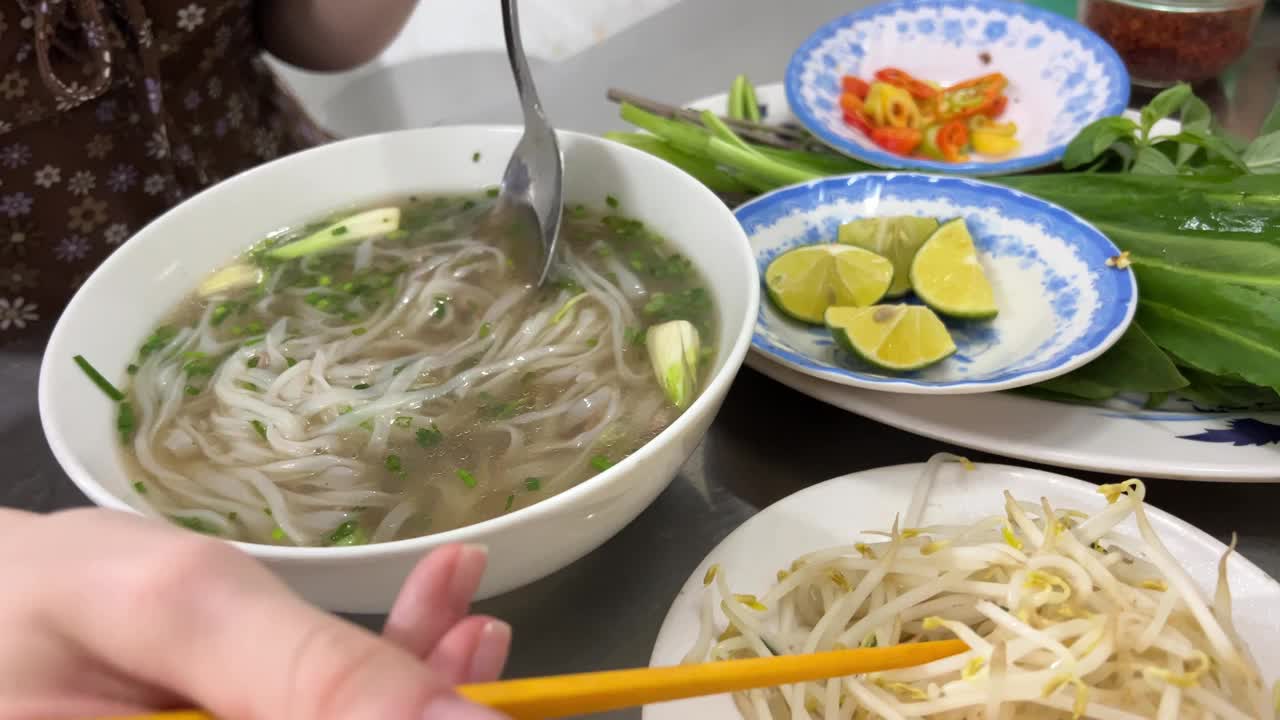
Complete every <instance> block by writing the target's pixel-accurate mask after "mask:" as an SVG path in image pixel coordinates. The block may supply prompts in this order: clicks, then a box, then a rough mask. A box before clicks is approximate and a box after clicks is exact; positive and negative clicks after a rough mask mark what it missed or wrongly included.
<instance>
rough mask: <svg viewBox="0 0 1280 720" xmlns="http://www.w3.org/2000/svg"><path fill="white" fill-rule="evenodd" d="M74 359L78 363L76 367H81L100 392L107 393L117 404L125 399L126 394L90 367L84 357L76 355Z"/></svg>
mask: <svg viewBox="0 0 1280 720" xmlns="http://www.w3.org/2000/svg"><path fill="white" fill-rule="evenodd" d="M72 359H73V360H75V361H76V365H79V366H80V369H81V370H83V371H84V374H85V375H88V376H89V380H91V381H92V382H93V384H94V385H97V386H98V389H99V390H101V391H102V392H104V393H106V396H107V397H109V398H111V399H112V400H113V401H115V402H120V401H121V400H123V399H124V393H122V392H120V390H119V389H118V388H117V387H116V386H115V385H112V384H111V381H109V380H107V379H106V378H105V377H103V376H102V373H100V372H98V369H97V368H95V367H94V366H93V365H90V364H89V361H88V360H85V359H84V356H83V355H76V356H75V357H74V358H72Z"/></svg>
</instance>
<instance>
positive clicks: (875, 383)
mask: <svg viewBox="0 0 1280 720" xmlns="http://www.w3.org/2000/svg"><path fill="white" fill-rule="evenodd" d="M735 214H736V215H737V217H738V221H739V222H741V223H742V226H743V227H744V228H745V229H746V231H747V236H748V237H749V238H750V241H751V246H752V250H753V251H754V252H755V256H756V263H757V265H758V267H759V269H760V274H761V276H762V277H763V275H764V272H765V268H766V267H768V265H769V263H770V262H772V261H773V259H774V258H776V257H777V256H778V255H780V254H782V253H784V252H786V251H788V250H791V249H793V248H796V247H799V246H802V245H811V244H814V243H820V242H834V241H835V238H836V232H837V228H838V227H839V225H840V224H841V223H844V222H848V221H849V220H852V219H854V218H859V217H875V216H891V215H917V216H922V217H934V218H938V219H939V220H942V221H945V220H948V219H952V218H956V217H963V218H964V219H965V223H966V225H968V227H969V232H970V233H971V234H972V235H973V239H974V244H975V245H976V246H977V247H978V256H979V261H980V262H981V263H982V264H983V268H984V269H985V270H986V273H987V277H988V278H989V279H990V280H991V284H992V287H993V289H994V290H995V296H996V303H997V306H998V307H999V310H1000V314H999V315H998V316H996V318H995V319H993V320H989V321H948V323H947V324H948V327H949V329H950V330H951V335H952V338H953V339H954V340H955V343H956V346H957V352H956V354H955V355H953V356H951V357H950V358H947V359H946V360H944V361H942V362H941V363H939V364H937V365H934V366H932V367H929V368H925V369H924V370H921V371H919V372H915V373H908V374H903V375H890V374H886V373H884V372H883V371H880V370H877V369H874V368H872V367H870V366H867V365H865V364H861V363H860V362H859V361H857V360H855V359H854V358H852V357H850V356H848V355H847V354H845V353H844V352H843V351H841V350H840V349H839V348H838V347H837V346H836V345H835V343H834V342H832V340H831V336H830V334H829V333H828V332H827V330H826V329H825V328H822V327H816V326H811V325H805V324H803V323H799V322H796V321H794V320H791V319H790V318H788V317H786V316H785V315H783V314H782V313H781V312H779V311H778V310H777V309H776V308H775V307H774V306H773V304H772V303H770V302H762V303H760V314H759V317H758V318H757V320H756V331H755V335H754V337H753V338H752V347H753V348H755V350H757V351H758V352H761V353H764V354H765V355H767V356H768V357H770V358H772V359H774V360H776V361H778V362H780V363H782V364H783V365H786V366H787V367H790V368H792V369H795V370H798V371H800V372H803V373H806V374H808V375H812V376H814V377H817V378H821V379H823V380H828V381H831V382H835V383H840V384H842V385H850V386H853V387H862V388H871V389H876V390H886V391H891V392H902V393H927V394H961V393H980V392H991V391H994V390H1006V389H1009V388H1014V387H1021V386H1024V385H1031V384H1033V383H1037V382H1042V381H1044V380H1048V379H1049V378H1052V377H1056V376H1058V375H1061V374H1063V373H1066V372H1069V371H1070V370H1072V369H1074V368H1077V367H1079V366H1081V365H1083V364H1085V363H1087V362H1088V361H1090V360H1092V359H1093V358H1095V357H1097V356H1098V355H1100V354H1101V353H1102V352H1103V351H1104V350H1106V349H1107V348H1108V347H1110V346H1111V344H1112V343H1114V342H1115V341H1116V340H1118V339H1119V338H1120V336H1121V335H1123V334H1124V331H1125V329H1126V328H1127V327H1128V326H1129V322H1130V321H1131V320H1132V319H1133V313H1134V310H1135V309H1136V307H1137V301H1138V293H1137V284H1136V282H1135V281H1134V278H1133V273H1132V272H1130V271H1129V270H1125V269H1117V268H1114V267H1110V266H1108V265H1107V260H1108V259H1109V258H1112V257H1115V256H1117V255H1119V253H1120V251H1119V250H1118V249H1117V248H1116V246H1115V245H1113V244H1112V243H1111V241H1110V240H1108V239H1107V238H1106V237H1105V236H1103V235H1102V233H1100V232H1098V231H1097V230H1096V229H1094V228H1093V226H1091V225H1089V224H1087V223H1085V222H1084V221H1083V220H1081V219H1080V218H1078V217H1076V216H1075V215H1073V214H1071V213H1069V212H1067V211H1066V210H1063V209H1062V208H1060V207H1057V206H1056V205H1052V204H1050V203H1047V202H1045V201H1043V200H1040V199H1038V198H1033V197H1031V196H1029V195H1024V194H1022V193H1020V192H1017V191H1014V190H1010V189H1008V188H1005V187H1001V186H998V185H991V184H989V183H984V182H979V181H976V180H968V179H964V178H954V177H939V176H930V175H919V174H914V173H868V174H859V175H850V176H843V177H831V178H824V179H822V180H817V181H814V182H811V183H807V184H804V185H793V186H791V187H787V188H782V189H781V190H777V191H774V192H772V193H769V194H767V195H762V196H761V197H759V198H756V199H755V200H752V201H751V202H748V203H747V204H745V205H742V206H740V207H739V208H738V209H737V210H736V211H735Z"/></svg>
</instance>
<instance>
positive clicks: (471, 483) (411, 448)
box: [128, 198, 715, 545]
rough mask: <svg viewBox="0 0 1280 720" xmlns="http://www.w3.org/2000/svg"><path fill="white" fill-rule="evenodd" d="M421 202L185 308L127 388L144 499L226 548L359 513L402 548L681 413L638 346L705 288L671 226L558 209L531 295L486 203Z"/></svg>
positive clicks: (604, 457) (538, 492) (580, 467)
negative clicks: (403, 222) (365, 231)
mask: <svg viewBox="0 0 1280 720" xmlns="http://www.w3.org/2000/svg"><path fill="white" fill-rule="evenodd" d="M414 202H416V201H411V202H409V203H405V204H403V206H402V210H403V213H404V214H405V216H406V217H407V216H408V215H409V214H411V213H421V212H422V211H424V210H425V211H426V213H425V214H426V216H428V217H429V222H426V223H425V224H416V225H413V226H411V227H410V228H409V229H407V230H405V231H403V232H402V233H400V234H399V235H398V236H397V237H392V236H389V235H388V236H374V237H370V238H367V239H362V240H360V241H359V242H357V243H354V244H352V245H350V246H347V247H345V248H337V249H331V250H330V251H329V252H327V253H321V254H316V255H309V256H305V257H302V258H300V259H297V260H295V261H286V262H282V263H279V264H277V265H270V264H269V263H268V264H267V270H268V271H267V272H265V273H264V275H265V280H264V281H263V283H262V284H261V285H260V286H258V287H256V288H240V289H231V290H226V291H222V292H221V293H220V294H218V295H215V296H213V297H209V298H200V297H192V298H190V299H189V300H188V301H187V302H186V304H185V305H184V306H183V307H182V308H179V310H178V311H177V312H176V313H175V314H174V316H173V317H172V319H171V320H170V321H169V322H168V323H167V325H168V327H170V328H173V330H172V331H171V333H172V335H171V337H168V338H166V339H165V342H163V343H161V345H160V347H157V348H150V349H148V350H146V351H145V352H143V353H141V354H140V357H139V358H138V362H137V369H136V373H135V374H134V376H133V381H132V383H131V386H130V387H129V388H128V393H129V403H130V405H131V407H132V409H133V412H134V413H135V415H136V418H137V427H136V431H135V432H134V433H133V436H132V439H131V442H130V445H129V447H128V451H129V452H128V455H129V457H130V460H131V462H132V463H133V465H134V466H135V467H134V469H135V471H136V477H135V478H134V479H135V480H137V481H138V482H137V484H136V485H135V487H136V488H138V492H139V499H140V500H142V501H144V502H146V503H147V504H149V505H150V506H151V508H152V509H153V510H154V511H155V512H156V513H158V514H163V515H167V516H169V517H172V518H174V519H176V520H178V521H179V522H181V523H182V524H185V525H188V526H190V527H193V528H196V529H202V530H204V531H207V532H213V533H216V534H219V535H222V536H225V537H228V538H233V539H240V540H249V541H253V542H264V543H274V544H296V545H317V544H325V543H327V542H330V541H331V540H332V538H333V534H334V533H337V532H338V531H340V530H341V529H342V527H343V526H345V525H347V524H348V523H349V522H352V521H358V522H359V523H360V524H361V527H362V529H363V535H364V537H365V539H367V540H368V541H372V542H382V541H388V540H395V539H399V538H402V537H408V536H412V535H418V534H423V533H425V532H435V531H440V530H447V529H450V528H454V527H459V526H462V525H467V524H470V523H474V522H479V521H481V520H485V519H488V518H491V517H495V516H498V515H501V514H503V513H505V512H510V511H512V510H515V509H519V508H521V507H524V506H527V505H529V504H532V503H534V502H537V501H538V500H540V499H542V498H545V497H548V496H550V495H552V494H554V493H556V492H560V491H562V490H564V489H566V488H569V487H572V486H573V485H574V484H576V483H578V482H581V481H582V480H585V479H587V478H589V477H591V476H592V475H594V474H596V473H598V472H599V471H600V470H601V469H603V468H604V467H607V465H608V464H609V463H613V462H617V461H619V460H621V459H622V458H623V457H624V456H625V455H627V454H629V453H630V452H632V451H634V450H635V449H636V448H638V447H640V446H641V445H642V444H644V443H645V442H647V441H648V440H649V439H651V438H652V437H653V436H654V435H655V434H656V433H657V432H659V431H661V430H662V429H663V428H664V427H666V425H667V424H668V423H670V422H671V421H672V420H673V419H674V418H675V417H676V416H677V415H678V414H679V410H677V409H676V408H674V406H672V405H671V404H670V402H668V401H667V400H666V397H665V396H664V394H663V392H662V389H661V387H660V386H659V385H658V383H657V382H655V379H654V376H653V371H652V369H651V367H650V362H649V359H648V357H647V354H646V351H645V349H644V348H643V347H642V346H641V345H640V343H639V342H638V341H637V340H636V338H637V337H640V338H643V334H644V333H643V331H644V329H645V327H646V325H647V324H648V323H651V322H656V321H658V320H660V319H665V318H663V317H661V316H658V317H649V315H648V314H647V312H646V310H645V303H646V302H648V301H650V300H653V299H658V300H662V298H661V297H660V296H661V295H664V294H674V293H679V292H682V291H684V290H685V289H687V288H691V287H693V288H696V287H697V286H698V285H699V281H700V279H699V278H698V277H697V273H696V272H695V271H693V270H692V268H690V267H688V265H687V261H683V259H682V258H680V257H679V256H678V255H675V254H674V253H671V252H670V251H669V250H667V249H666V248H665V246H664V245H663V242H662V239H661V238H658V237H657V236H655V235H653V234H652V233H650V232H648V231H647V230H645V229H644V228H643V226H641V225H639V223H635V222H634V221H629V220H624V219H622V218H619V217H613V216H611V217H605V218H600V217H598V216H592V215H591V214H588V213H578V212H575V213H572V214H566V219H565V224H564V226H563V227H562V230H561V240H562V241H561V243H560V252H561V256H560V258H559V259H558V261H557V263H556V276H555V277H554V278H553V280H554V281H555V282H553V283H552V284H551V286H549V287H543V288H537V287H534V286H533V285H532V284H531V283H530V276H531V273H529V272H528V268H525V267H522V264H524V265H527V264H528V263H527V262H525V260H527V258H525V255H526V254H527V250H528V248H527V247H525V245H524V243H525V240H526V239H525V238H522V237H519V236H517V235H514V234H512V233H510V232H506V231H503V230H500V229H498V228H496V227H490V226H489V225H486V224H485V223H486V222H487V220H486V219H487V217H488V215H487V212H488V205H489V204H491V203H490V201H486V200H480V201H479V202H478V203H477V202H475V201H474V200H472V199H467V198H456V199H439V198H436V199H423V200H422V202H421V203H419V204H417V205H416V206H415V205H414ZM441 208H443V209H441ZM254 257H255V256H253V255H252V254H251V255H250V258H251V260H252V258H254ZM252 261H253V262H258V260H252ZM672 263H676V264H672ZM673 267H674V268H676V271H674V272H673V271H672V270H671V268H673ZM358 283H365V285H364V286H363V289H360V290H356V289H352V288H354V287H356V286H357V284H358ZM698 289H699V290H700V291H701V292H704V293H705V290H704V289H701V288H698ZM668 312H670V311H668ZM697 313H699V314H698V315H696V316H693V315H691V316H689V317H688V319H690V320H692V321H695V322H699V323H705V324H703V327H704V332H707V333H712V332H714V324H713V323H712V315H713V314H714V313H713V310H712V308H711V306H710V303H709V302H705V301H704V302H703V304H701V305H699V306H698V307H697ZM678 316H679V317H684V316H683V315H678ZM714 344H715V343H714V338H713V337H710V336H707V337H704V338H703V341H702V345H703V347H707V348H710V347H713V346H714ZM202 364H203V366H202ZM704 367H705V368H707V369H709V367H710V363H706V364H705V365H704ZM193 368H194V369H193ZM422 433H426V435H422Z"/></svg>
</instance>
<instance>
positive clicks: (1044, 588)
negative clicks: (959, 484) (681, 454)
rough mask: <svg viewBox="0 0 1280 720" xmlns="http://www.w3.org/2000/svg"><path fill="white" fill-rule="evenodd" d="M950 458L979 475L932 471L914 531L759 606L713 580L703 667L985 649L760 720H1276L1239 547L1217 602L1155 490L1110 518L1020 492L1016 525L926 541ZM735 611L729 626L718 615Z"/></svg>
mask: <svg viewBox="0 0 1280 720" xmlns="http://www.w3.org/2000/svg"><path fill="white" fill-rule="evenodd" d="M944 462H962V463H965V465H966V467H970V468H971V467H972V465H971V464H969V463H968V461H965V460H963V459H962V458H956V457H954V456H943V455H939V456H935V457H934V458H933V459H931V460H930V462H929V463H928V465H927V466H926V468H925V470H924V471H923V472H922V474H921V477H920V479H919V482H918V485H917V487H916V490H915V492H914V493H913V494H912V499H911V503H910V507H909V508H908V509H907V510H906V512H905V517H906V518H908V520H909V524H908V526H907V527H906V528H902V529H899V527H898V526H897V523H896V522H895V523H894V525H893V527H892V528H891V529H890V530H889V531H888V532H886V533H879V534H880V535H884V536H886V537H887V540H886V541H884V542H877V543H869V544H864V543H858V544H855V545H853V546H845V547H838V548H830V549H826V550H818V551H814V552H810V553H807V554H805V555H804V556H802V557H801V558H799V559H797V560H796V561H795V562H794V563H793V564H792V565H791V567H790V568H786V569H783V570H781V571H779V573H778V581H777V583H776V584H775V585H774V586H773V587H772V588H770V589H767V590H765V591H764V592H762V593H760V598H761V600H759V601H754V596H743V595H734V594H733V592H732V591H731V590H730V585H729V579H728V578H727V577H726V573H725V571H724V569H723V568H719V567H718V566H713V567H714V575H715V582H714V583H713V584H712V585H711V587H709V588H708V590H707V592H708V596H707V599H706V603H705V605H704V606H703V610H702V612H701V627H700V629H699V633H698V639H697V641H696V642H695V643H694V646H693V648H692V650H691V651H690V652H689V654H688V655H687V656H686V658H685V662H686V663H696V662H703V661H707V660H721V659H731V658H747V657H758V656H765V655H771V654H791V653H796V654H799V653H809V652H814V651H823V650H833V649H837V648H840V647H851V646H856V645H859V644H868V643H874V644H880V645H884V644H892V643H897V642H920V641H927V640H941V639H947V638H951V637H956V638H959V639H961V640H963V641H964V642H965V643H966V644H967V645H969V648H970V649H969V651H967V652H965V653H962V654H959V655H955V656H952V657H948V658H943V659H941V660H937V661H934V662H931V663H928V664H926V665H922V666H919V667H914V668H905V669H902V670H894V671H888V672H882V673H871V674H868V675H864V676H858V677H851V678H845V679H844V680H843V685H840V684H839V683H838V682H837V681H835V680H832V681H823V682H816V683H807V684H802V685H792V686H787V687H782V688H777V689H773V690H768V691H763V690H755V691H751V693H749V694H739V695H738V696H736V698H735V700H736V702H735V705H736V706H737V708H738V710H739V712H740V713H741V714H742V716H743V717H744V718H748V720H767V719H774V720H783V719H788V720H810V719H812V718H823V719H824V720H825V719H828V718H884V719H886V720H890V719H897V718H902V719H903V720H906V719H908V718H936V719H938V720H949V719H953V718H954V719H956V720H961V719H964V720H978V719H982V720H1002V719H1003V718H1014V717H1016V718H1046V719H1048V718H1073V717H1088V718H1097V719H1098V720H1134V719H1136V718H1160V719H1161V720H1164V719H1166V718H1199V717H1206V718H1207V717H1220V718H1232V719H1237V720H1243V719H1244V718H1252V719H1254V720H1275V716H1276V707H1275V702H1276V700H1275V699H1273V692H1274V693H1275V695H1276V697H1280V688H1277V689H1276V690H1274V691H1273V692H1268V689H1267V688H1266V687H1265V686H1264V683H1263V680H1262V673H1261V672H1260V670H1259V668H1258V666H1257V665H1256V663H1254V661H1253V660H1252V659H1251V658H1250V656H1249V654H1248V652H1247V651H1246V650H1245V649H1244V648H1243V646H1242V645H1241V643H1240V641H1239V639H1238V637H1237V635H1236V632H1235V628H1234V627H1233V625H1232V623H1231V596H1230V590H1229V588H1228V586H1227V580H1226V560H1227V555H1229V554H1230V552H1231V550H1230V549H1229V550H1228V552H1227V555H1224V557H1223V559H1222V562H1221V563H1220V564H1219V568H1218V570H1219V582H1218V585H1217V588H1216V592H1215V596H1214V598H1213V601H1212V602H1209V601H1208V600H1206V598H1205V597H1203V596H1202V595H1201V593H1200V590H1199V588H1197V587H1196V586H1195V584H1194V583H1193V582H1192V580H1191V578H1190V577H1189V576H1188V575H1187V574H1186V572H1185V570H1183V569H1182V567H1181V566H1180V565H1179V564H1178V563H1177V561H1176V560H1175V559H1174V557H1173V555H1172V554H1170V552H1169V551H1168V549H1167V548H1165V547H1164V545H1163V544H1162V543H1161V542H1160V539H1159V537H1157V536H1156V534H1155V530H1154V528H1153V527H1152V526H1151V523H1150V521H1149V520H1148V519H1147V517H1146V511H1145V506H1144V496H1145V488H1144V487H1143V485H1142V483H1141V482H1139V481H1137V480H1130V481H1126V482H1125V483H1120V484H1117V485H1106V486H1102V487H1101V488H1099V491H1100V492H1102V493H1103V494H1105V495H1106V496H1107V498H1108V500H1109V501H1110V502H1109V505H1108V506H1107V507H1106V508H1105V509H1104V510H1102V511H1100V512H1097V513H1094V514H1093V515H1086V514H1084V513H1081V512H1078V511H1073V510H1061V509H1055V508H1053V507H1052V506H1050V505H1049V503H1048V502H1047V501H1045V500H1041V501H1040V502H1039V503H1036V504H1031V503H1026V502H1018V501H1016V500H1015V499H1014V498H1013V497H1012V495H1010V494H1009V493H1006V494H1005V495H1006V496H1005V502H1004V509H1005V512H1004V513H1002V514H1000V515H993V516H991V517H986V518H981V519H979V520H978V521H976V522H974V523H972V524H970V525H968V526H963V527H952V526H946V527H941V526H940V527H926V528H921V527H915V526H917V525H919V523H920V520H921V518H922V517H923V510H924V507H925V504H926V503H927V500H928V492H929V488H930V487H931V484H932V482H933V478H934V475H935V473H936V472H937V471H938V468H939V466H940V465H941V464H942V463H944ZM992 500H993V501H994V500H996V498H992ZM1126 521H1135V522H1136V525H1137V529H1138V534H1139V537H1140V542H1137V543H1135V542H1134V541H1133V539H1132V538H1131V537H1128V538H1125V537H1120V536H1117V535H1115V534H1114V532H1113V531H1114V530H1115V529H1116V527H1117V526H1118V525H1120V524H1121V523H1123V522H1126ZM869 534H872V535H875V534H876V533H869ZM1125 546H1133V547H1131V548H1130V549H1129V550H1122V549H1120V548H1121V547H1125ZM1232 547H1233V548H1234V542H1233V545H1232ZM1112 558H1114V559H1115V560H1112ZM1002 578H1003V579H1002ZM742 598H747V602H745V603H744V602H742V601H741V599H742ZM717 599H718V602H717ZM752 601H754V604H755V607H752V605H753V602H752ZM717 605H718V606H719V607H720V608H721V609H722V610H723V611H724V619H717V616H716V614H715V613H714V612H712V609H713V608H714V607H716V606H717ZM726 620H727V624H722V623H725V622H726ZM709 638H718V639H716V640H714V641H711V640H709ZM744 641H745V642H744ZM766 642H767V645H766ZM841 688H842V689H841Z"/></svg>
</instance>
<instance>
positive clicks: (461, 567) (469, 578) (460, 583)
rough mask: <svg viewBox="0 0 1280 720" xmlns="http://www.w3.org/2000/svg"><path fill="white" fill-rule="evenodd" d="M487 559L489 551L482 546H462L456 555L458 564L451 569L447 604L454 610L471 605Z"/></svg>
mask: <svg viewBox="0 0 1280 720" xmlns="http://www.w3.org/2000/svg"><path fill="white" fill-rule="evenodd" d="M488 559H489V550H488V549H487V548H485V547H484V546H483V545H463V546H462V551H461V552H459V553H458V563H457V564H456V565H454V567H453V577H452V578H449V591H448V592H449V603H450V604H451V605H452V606H453V607H455V608H465V607H467V606H468V605H470V604H471V598H472V596H474V595H475V594H476V588H478V587H480V578H482V577H484V566H485V563H486V562H487V561H488Z"/></svg>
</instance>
